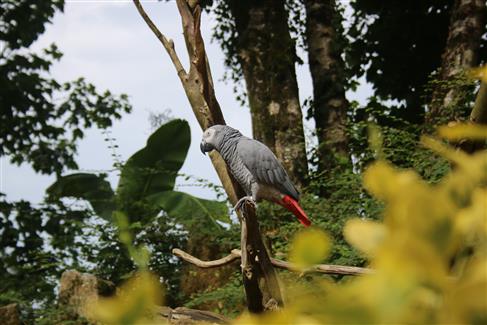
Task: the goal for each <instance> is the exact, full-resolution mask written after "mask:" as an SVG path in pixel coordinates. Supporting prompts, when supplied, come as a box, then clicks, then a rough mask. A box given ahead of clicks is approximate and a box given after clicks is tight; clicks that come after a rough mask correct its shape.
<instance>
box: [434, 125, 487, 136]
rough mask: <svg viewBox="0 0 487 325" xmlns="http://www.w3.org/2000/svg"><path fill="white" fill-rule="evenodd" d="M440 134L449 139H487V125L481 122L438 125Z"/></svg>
mask: <svg viewBox="0 0 487 325" xmlns="http://www.w3.org/2000/svg"><path fill="white" fill-rule="evenodd" d="M438 135H439V136H440V137H442V138H445V139H448V140H462V139H472V140H482V139H487V127H486V126H484V125H479V124H467V123H454V124H448V125H443V126H440V127H438Z"/></svg>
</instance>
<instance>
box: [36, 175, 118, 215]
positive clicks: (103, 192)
mask: <svg viewBox="0 0 487 325" xmlns="http://www.w3.org/2000/svg"><path fill="white" fill-rule="evenodd" d="M105 176H106V175H103V174H102V175H95V174H88V173H76V174H71V175H66V176H62V177H60V178H58V179H57V180H56V181H55V182H54V183H53V184H52V185H51V186H49V188H48V189H47V190H46V192H47V193H48V194H49V196H50V197H51V198H61V197H74V198H77V199H84V200H87V201H88V202H90V204H91V206H92V207H93V210H95V212H96V213H97V214H98V215H99V216H100V217H102V218H104V219H106V220H109V221H110V220H111V215H112V212H113V211H114V210H115V202H114V194H113V190H112V188H111V187H110V183H108V181H106V180H105Z"/></svg>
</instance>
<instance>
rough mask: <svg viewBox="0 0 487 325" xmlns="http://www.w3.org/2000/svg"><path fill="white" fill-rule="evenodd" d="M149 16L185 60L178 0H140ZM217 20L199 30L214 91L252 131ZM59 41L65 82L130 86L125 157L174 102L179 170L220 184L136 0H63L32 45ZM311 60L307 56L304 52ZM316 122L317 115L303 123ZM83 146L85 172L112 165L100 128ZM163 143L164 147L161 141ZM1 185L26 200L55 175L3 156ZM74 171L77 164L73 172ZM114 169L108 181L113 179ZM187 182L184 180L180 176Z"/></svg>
mask: <svg viewBox="0 0 487 325" xmlns="http://www.w3.org/2000/svg"><path fill="white" fill-rule="evenodd" d="M142 3H143V5H144V8H145V9H146V11H147V13H148V14H149V16H150V17H151V18H152V19H153V21H154V22H155V23H156V24H157V26H158V27H159V29H160V30H161V32H163V33H164V34H165V35H166V36H167V37H169V38H172V39H173V40H174V43H175V46H176V51H177V52H178V54H179V56H180V57H181V60H182V62H183V63H186V62H187V55H186V53H185V47H184V40H183V36H182V29H181V22H180V18H179V14H178V11H177V8H176V3H175V1H170V2H168V3H165V2H158V1H142ZM214 25H215V19H214V18H213V17H212V16H211V15H210V16H208V14H206V13H204V14H203V17H202V23H201V30H202V35H203V39H204V40H205V45H206V50H207V54H208V57H209V61H210V65H211V69H212V74H213V78H214V79H215V80H214V81H215V90H216V95H217V98H218V100H219V102H220V106H221V107H222V110H223V114H224V116H225V119H226V121H227V124H229V125H230V126H232V127H235V128H237V129H239V130H240V131H241V132H242V133H244V134H245V135H247V136H251V125H250V113H249V109H248V107H241V106H240V105H239V104H238V103H237V102H236V100H235V96H234V94H233V92H232V87H233V84H231V83H228V84H225V83H224V82H223V81H221V79H222V76H223V74H224V71H225V70H224V66H223V60H224V57H223V53H222V51H221V50H220V47H219V45H218V44H217V43H216V42H210V40H211V32H212V28H213V27H214ZM51 43H56V44H57V45H58V47H59V49H60V50H61V51H62V52H63V53H64V56H63V58H62V59H61V61H60V62H59V63H56V64H55V65H54V67H53V69H52V74H53V76H54V77H55V78H57V79H58V80H60V81H67V80H73V79H75V78H77V77H80V76H83V77H85V78H86V79H87V80H88V81H90V82H92V83H94V84H95V86H97V87H98V89H99V91H103V90H105V89H109V90H110V91H112V92H113V93H126V94H128V95H129V98H130V102H131V104H132V105H133V111H132V113H130V114H125V115H124V116H123V118H122V119H121V120H119V121H116V122H115V123H114V125H113V127H112V128H111V133H112V136H113V137H114V138H116V143H117V144H118V146H119V148H118V154H120V155H121V156H122V159H123V160H126V159H127V158H128V157H130V155H132V154H133V153H134V152H135V151H137V150H139V149H140V148H142V147H143V146H144V145H145V141H146V139H147V137H148V136H149V135H150V133H151V129H150V123H149V119H148V117H149V114H150V112H154V113H158V112H163V111H164V110H166V109H170V110H171V113H172V116H173V117H176V118H182V119H185V120H187V121H188V122H189V124H190V126H191V133H192V143H191V147H190V150H189V153H188V157H187V159H186V162H185V164H184V166H183V168H182V170H181V171H182V172H183V173H186V174H190V175H194V176H196V177H202V178H206V179H209V180H210V181H212V182H216V183H218V178H217V176H216V173H215V171H214V170H213V167H212V165H211V163H210V160H209V158H208V156H203V155H202V154H201V152H200V151H199V140H200V138H201V130H200V128H199V125H198V123H197V121H196V119H195V117H194V116H193V113H192V110H191V107H190V105H189V103H188V100H187V98H186V96H185V94H184V91H183V88H182V86H181V83H180V81H179V79H178V77H177V74H176V72H175V69H174V67H173V66H172V64H171V62H170V59H169V57H168V55H167V54H166V52H165V51H164V49H163V47H162V45H161V44H160V43H159V41H158V40H157V39H156V37H155V36H154V35H153V34H152V32H151V31H150V30H149V28H148V27H147V26H146V25H145V23H144V22H143V20H142V18H141V17H140V16H139V14H138V12H137V10H136V9H135V7H134V5H133V4H132V2H131V1H119V0H118V1H114V0H113V1H102V0H95V1H89V0H66V6H65V10H64V13H57V14H56V15H55V17H54V19H53V21H52V24H50V25H48V26H47V30H46V32H45V33H44V34H43V35H42V36H41V37H40V39H39V40H38V41H37V42H36V43H35V44H34V46H33V49H35V50H40V49H42V48H44V47H47V46H48V45H49V44H51ZM301 57H302V58H303V59H304V60H305V61H306V59H307V57H306V55H303V54H301ZM297 75H298V83H299V90H300V99H301V101H303V100H304V99H306V98H307V97H309V96H310V95H311V94H312V86H311V79H310V75H309V67H308V65H307V64H304V65H301V66H297ZM367 88H368V87H362V88H361V90H360V91H359V93H357V94H348V97H349V98H352V99H358V100H360V101H363V99H364V98H365V96H366V94H367V93H368V91H367ZM305 125H306V128H308V129H310V128H312V127H313V124H312V122H306V123H305ZM85 134H86V136H85V138H84V139H83V140H82V141H81V142H80V144H79V147H78V152H79V154H78V157H77V162H78V165H79V167H80V170H81V171H92V170H96V171H100V170H109V169H111V168H112V164H113V159H112V157H111V151H110V150H109V149H108V147H107V143H106V142H105V141H104V135H103V134H102V133H101V131H100V130H97V129H91V130H89V131H87V132H86V133H85ZM161 150H164V148H161ZM0 164H1V165H0V192H3V193H6V194H7V199H8V200H11V201H13V200H19V199H26V200H30V201H32V202H40V201H41V200H42V198H43V196H44V191H45V189H46V188H47V187H48V186H49V185H50V184H51V183H52V182H53V181H54V177H53V176H45V175H39V174H36V173H35V172H34V171H33V170H32V169H31V168H30V167H29V166H28V165H22V166H20V167H18V166H14V165H11V164H10V163H9V162H8V160H7V159H6V158H5V157H2V158H1V162H0ZM71 172H75V171H71ZM117 179H118V178H117V176H116V175H115V174H114V173H112V174H110V175H109V180H110V182H111V183H112V185H113V187H115V186H116V183H117ZM178 183H179V184H180V185H181V184H182V183H183V182H182V181H181V180H180V181H179V182H178ZM180 190H184V191H186V192H189V193H192V194H194V195H199V196H201V197H206V198H213V197H214V195H213V193H211V192H210V191H209V190H204V189H200V188H198V187H188V186H181V188H180Z"/></svg>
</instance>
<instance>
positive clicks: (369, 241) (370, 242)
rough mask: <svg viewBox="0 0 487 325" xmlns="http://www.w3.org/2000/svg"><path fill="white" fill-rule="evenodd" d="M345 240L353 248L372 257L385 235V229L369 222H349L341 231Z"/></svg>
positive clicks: (380, 225) (355, 220)
mask: <svg viewBox="0 0 487 325" xmlns="http://www.w3.org/2000/svg"><path fill="white" fill-rule="evenodd" d="M343 234H344V235H345V239H346V240H347V241H348V242H349V243H350V244H352V245H353V246H354V247H356V248H357V249H359V250H360V251H362V252H364V253H365V254H367V255H369V256H373V255H374V253H375V252H376V250H377V248H378V247H379V246H380V245H381V244H382V242H383V240H384V237H385V236H386V234H387V229H386V227H385V226H384V225H383V224H381V223H378V222H375V221H371V220H361V219H352V220H349V221H348V222H347V223H346V225H345V228H344V230H343Z"/></svg>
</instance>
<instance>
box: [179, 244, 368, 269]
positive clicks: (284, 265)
mask: <svg viewBox="0 0 487 325" xmlns="http://www.w3.org/2000/svg"><path fill="white" fill-rule="evenodd" d="M172 252H173V254H174V255H176V256H178V257H180V258H182V259H183V260H185V261H186V262H189V263H191V264H194V265H196V266H198V267H201V268H211V267H219V266H223V265H227V264H229V263H231V262H233V261H235V260H237V259H240V258H241V256H242V252H241V251H240V250H239V249H232V251H231V253H230V254H229V255H227V256H225V257H223V258H220V259H218V260H214V261H202V260H200V259H198V258H196V257H194V256H192V255H190V254H188V253H186V252H184V251H182V250H180V249H178V248H175V249H173V251H172ZM271 262H272V265H274V266H275V267H278V268H281V269H285V270H288V271H293V272H300V273H312V272H316V273H324V274H340V275H362V274H372V273H373V272H374V271H373V270H372V269H369V268H364V267H357V266H344V265H330V264H317V265H313V266H312V267H310V268H308V269H306V270H305V271H304V272H303V271H302V270H300V269H299V268H298V267H297V266H295V265H294V264H292V263H289V262H286V261H282V260H278V259H275V258H271Z"/></svg>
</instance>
